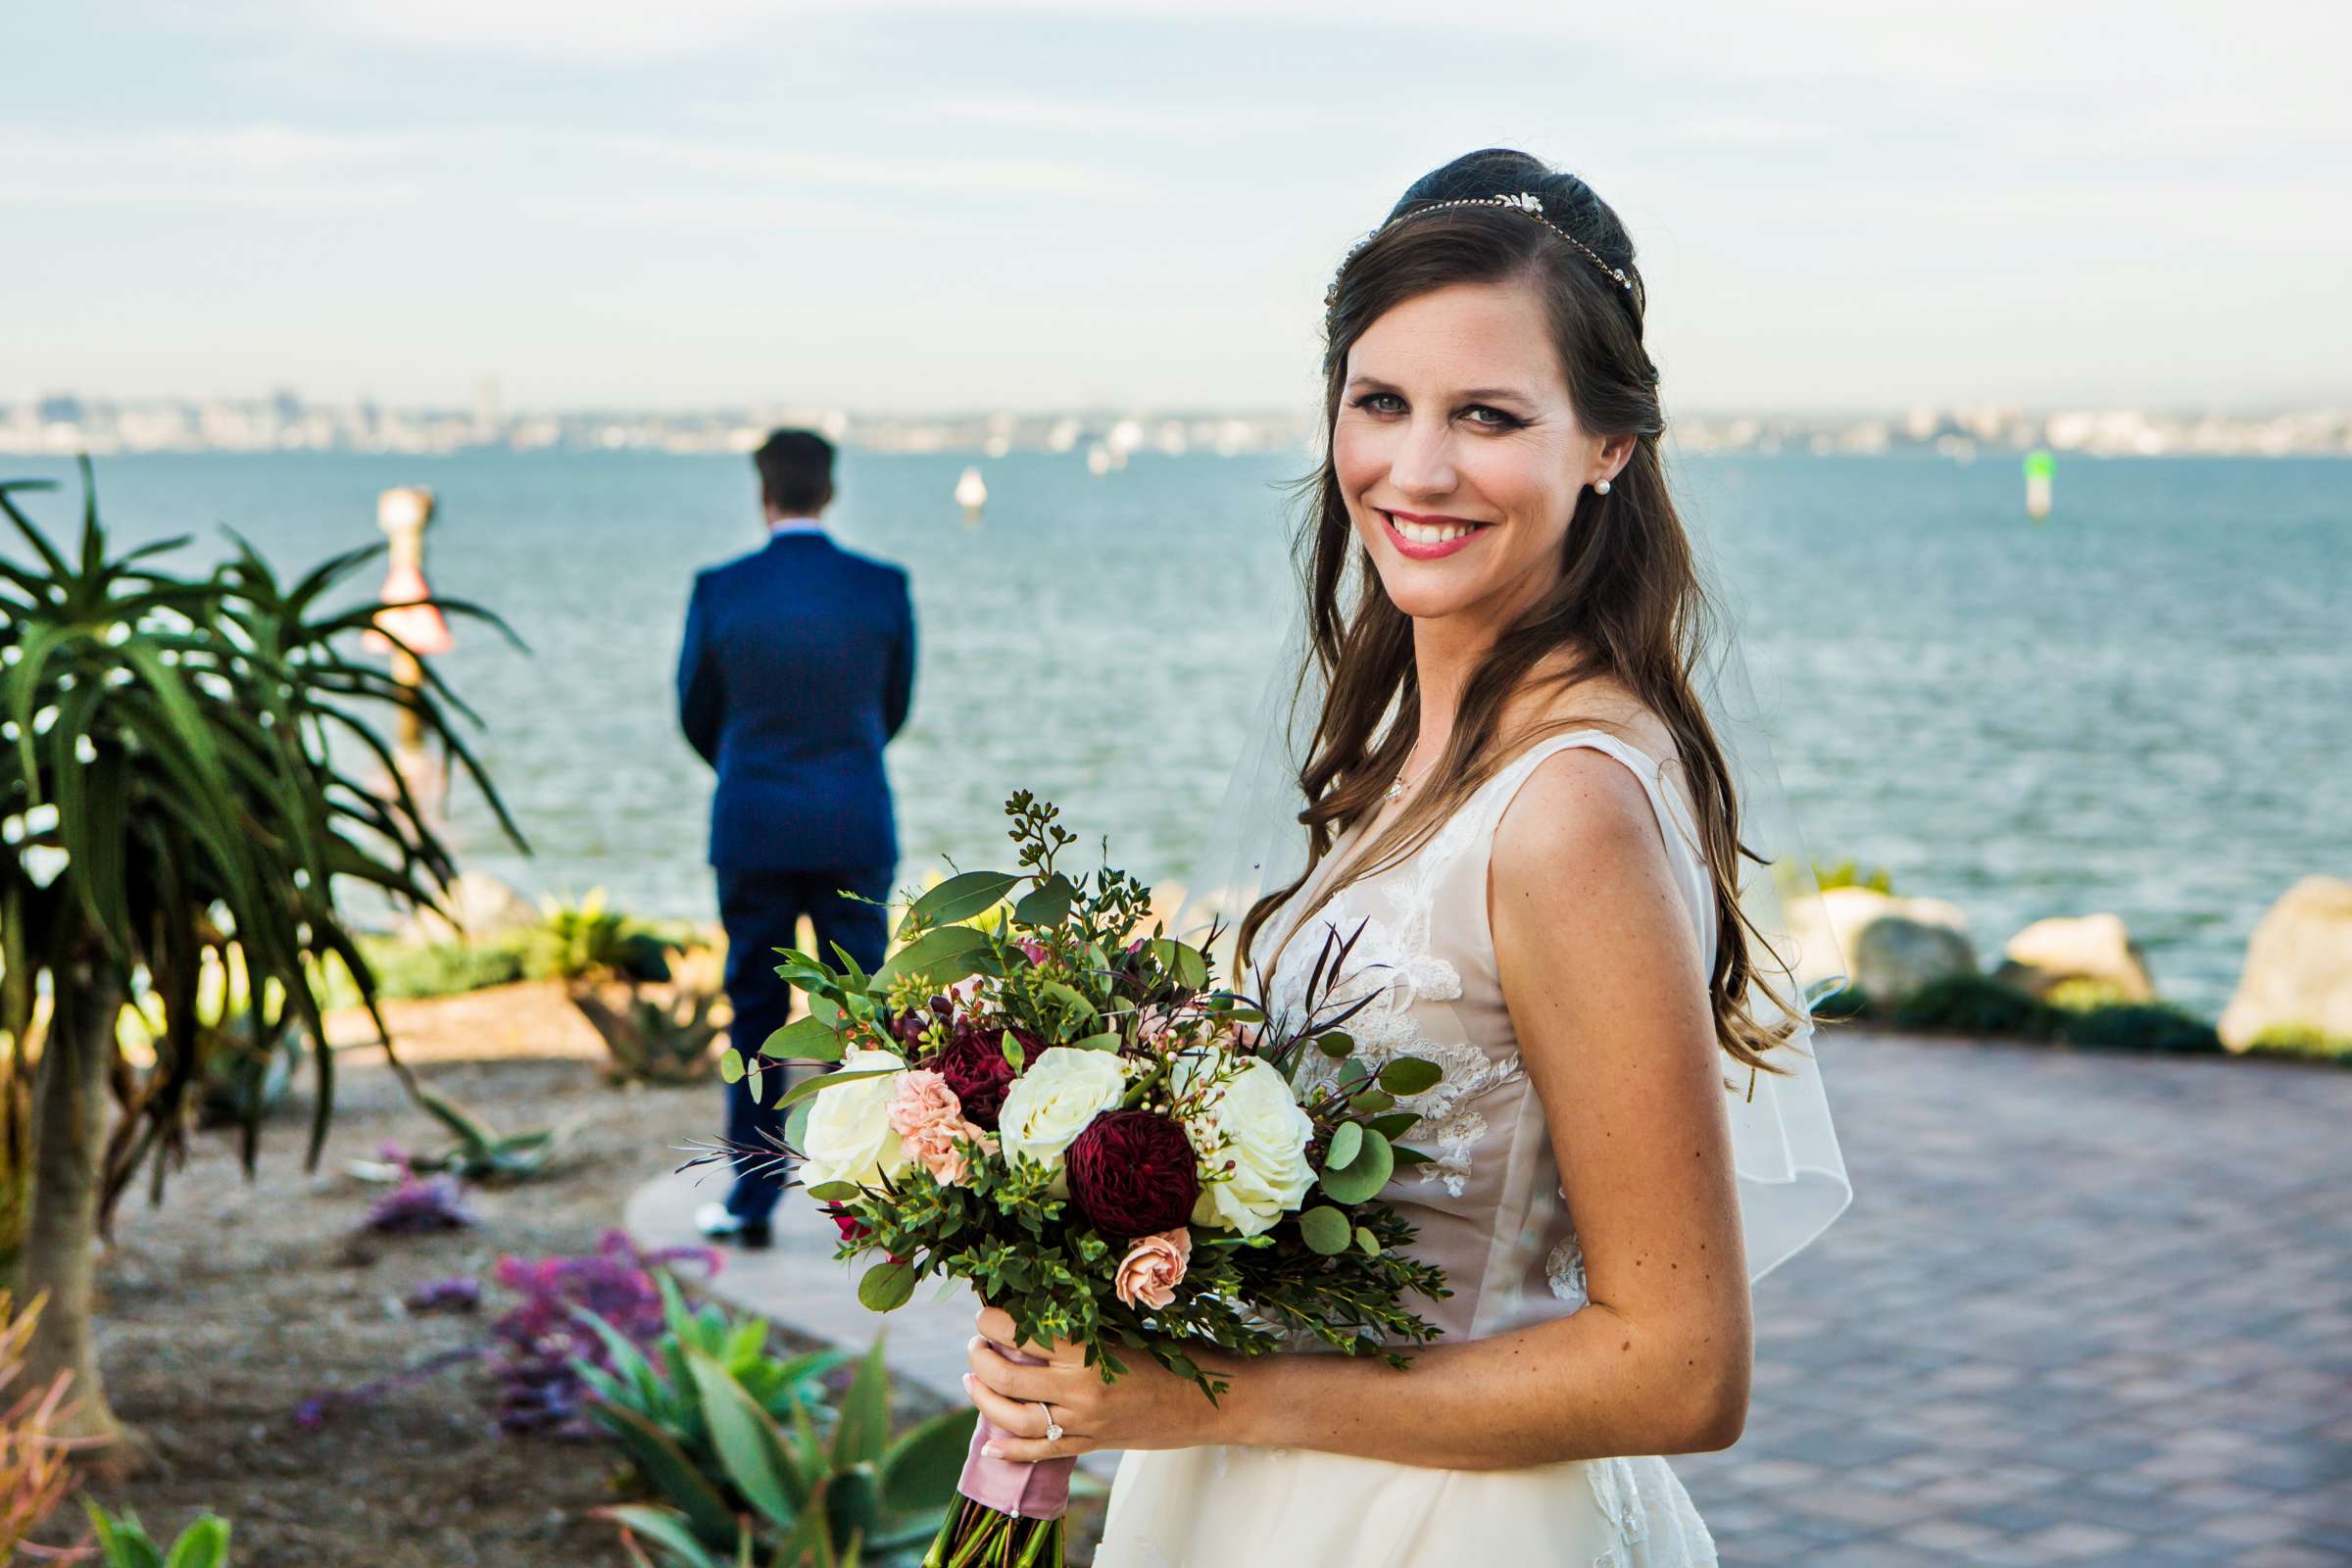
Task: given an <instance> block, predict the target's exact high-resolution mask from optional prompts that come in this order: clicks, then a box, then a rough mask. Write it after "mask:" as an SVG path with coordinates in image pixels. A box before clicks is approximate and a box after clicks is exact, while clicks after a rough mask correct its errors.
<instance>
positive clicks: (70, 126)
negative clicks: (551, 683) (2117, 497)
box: [0, 0, 2352, 413]
mask: <svg viewBox="0 0 2352 1568" xmlns="http://www.w3.org/2000/svg"><path fill="white" fill-rule="evenodd" d="M12 10H13V11H14V12H15V13H16V14H15V15H14V16H12V17H11V19H10V21H9V23H8V32H9V35H10V42H9V48H8V55H9V57H10V62H11V66H12V69H11V70H10V72H9V91H8V92H7V93H6V94H5V95H0V300H4V301H5V302H6V304H5V307H4V308H0V399H12V398H23V397H27V396H32V395H37V394H41V393H47V392H75V393H80V394H82V395H84V396H141V395H171V396H204V395H212V394H227V395H239V396H246V395H258V394H260V393H264V392H268V391H270V390H274V389H277V388H280V387H290V388H294V389H296V390H298V391H299V392H300V393H302V394H303V395H305V396H308V397H312V398H319V399H329V400H345V399H350V398H353V397H358V396H363V395H366V396H371V397H374V398H376V399H378V400H380V401H383V402H386V403H389V404H393V405H397V406H445V407H470V406H471V405H472V403H473V401H474V396H475V393H474V388H475V387H476V385H477V383H478V382H479V381H480V380H481V379H482V378H483V377H495V378H496V380H497V383H498V387H499V391H500V395H501V397H502V398H503V400H504V402H505V404H506V405H507V406H508V407H511V408H529V409H557V410H572V409H592V408H608V409H612V408H627V409H701V408H713V407H730V406H745V405H758V404H797V405H823V406H833V407H843V408H849V409H855V410H860V411H870V412H881V411H904V412H909V413H920V412H946V411H963V410H975V409H1015V410H1031V409H1035V410H1045V409H1054V408H1065V407H1073V406H1088V407H1103V406H1142V407H1151V408H1159V409H1185V408H1196V409H1289V408H1297V407H1303V406H1305V405H1306V404H1308V403H1310V402H1311V401H1312V400H1313V398H1314V396H1315V387H1314V372H1315V361H1316V355H1317V347H1316V333H1317V329H1318V325H1319V316H1320V310H1321V299H1322V293H1323V288H1324V285H1325V282H1326V281H1327V279H1328V277H1329V274H1330V271H1331V269H1332V267H1333V265H1334V264H1335V263H1336V262H1337V260H1338V259H1339V257H1340V255H1341V254H1342V252H1344V251H1345V249H1346V248H1347V246H1348V244H1349V243H1350V242H1351V241H1352V240H1353V239H1355V238H1356V237H1357V236H1358V235H1359V234H1360V233H1361V232H1362V231H1363V230H1364V229H1366V228H1367V227H1369V226H1370V225H1371V224H1372V223H1373V222H1375V221H1377V220H1378V219H1379V217H1380V216H1381V214H1382V213H1384V212H1385V211H1386V210H1387V208H1388V206H1389V205H1390V203H1391V202H1393V201H1394V200H1395V198H1396V196H1397V193H1398V192H1399V191H1401V190H1402V189H1403V187H1404V186H1405V185H1406V184H1408V183H1409V182H1410V181H1411V180H1412V179H1413V178H1414V177H1415V176H1417V175H1418V174H1420V173H1422V172H1424V171H1426V170H1428V169H1430V168H1432V167H1435V166H1436V165H1438V164H1441V163H1443V162H1445V161H1446V160H1447V159H1448V158H1451V157H1453V156H1454V155H1456V154H1458V153H1462V152H1466V151H1469V150H1471V149H1473V148H1477V147H1481V146H1493V145H1503V146H1518V147H1522V148H1525V149H1526V150H1528V151H1530V152H1533V153H1536V154H1538V155H1539V156H1542V157H1544V158H1545V159H1547V160H1549V161H1551V162H1553V163H1554V164H1557V165H1559V166H1562V167H1565V168H1568V169H1571V170H1573V171H1575V172H1578V173H1580V174H1582V175H1584V176H1585V177H1586V178H1587V179H1589V180H1590V181H1591V182H1592V183H1593V186H1594V187H1595V188H1596V189H1598V190H1599V191H1600V192H1601V194H1602V195H1603V196H1604V197H1606V198H1608V199H1609V200H1610V201H1611V202H1612V203H1613V204H1614V205H1615V206H1616V208H1617V210H1618V212H1619V213H1620V215H1621V216H1622V217H1623V218H1624V219H1625V220H1626V221H1627V223H1628V225H1629V226H1630V228H1631V229H1632V231H1633V233H1634V235H1635V238H1636V241H1637V243H1638V245H1639V246H1640V247H1641V252H1642V267H1643V271H1644V274H1645V277H1646V279H1647V283H1648V293H1649V299H1650V302H1651V306H1650V318H1649V319H1650V337H1651V343H1652V347H1653V351H1654V352H1655V355H1656V357H1657V359H1658V361H1659V363H1660V365H1661V368H1662V369H1663V372H1664V375H1665V385H1666V391H1667V395H1668V400H1669V402H1670V404H1675V405H1679V406H1681V407H1682V408H1684V409H1686V410H1691V411H1694V412H1702V411H1703V412H1734V411H1749V412H1758V413H1771V412H1813V411H1833V410H1859V409H1889V408H1900V407H1905V406H1909V405H1911V404H1915V403H1921V402H1930V403H1939V404H1949V403H1957V402H1974V401H1994V402H2003V403H2019V404H2025V405H2028V406H2032V407H2055V406H2064V405H2082V404H2095V405H2108V406H2112V405H2126V404H2132V405H2140V406H2148V407H2166V408H2185V409H2198V408H2216V409H2227V410H2233V411H2247V412H2256V411H2262V410H2266V409H2272V408H2284V407H2298V406H2314V405H2323V404H2343V403H2347V402H2352V289H2347V288H2346V287H2345V286H2344V284H2345V278H2346V276H2347V275H2348V274H2352V110H2347V109H2346V108H2345V107H2344V102H2345V100H2346V98H2347V96H2352V95H2347V94H2346V93H2345V92H2344V91H2343V73H2344V70H2345V66H2344V62H2345V60H2346V58H2347V55H2348V52H2352V6H2347V5H2345V4H2343V3H2341V0H2324V3H2292V0H2240V3H2233V4H2229V5H2223V4H2219V3H2207V4H2169V3H2159V0H2140V3H2137V4H2129V5H2126V4H2104V3H2092V4H2067V3H2063V0H2042V3H2040V4H2033V5H2027V4H2013V3H2010V0H1976V3H1972V4H1969V5H1966V6H1928V5H1916V4H1909V3H1904V0H1892V3H1890V0H1876V3H1870V4H1857V3H1848V0H1835V3H1832V0H1821V3H1808V4H1772V3H1770V0H1744V3H1743V0H1709V3H1695V4H1671V3H1670V4H1664V5H1644V6H1633V5H1620V6H1617V7H1613V8H1609V7H1596V6H1591V5H1579V4H1566V3H1561V0H1550V3H1544V4H1522V3H1519V0H1486V3H1478V0H1472V3H1468V4H1437V3H1433V0H1419V3H1414V4H1401V3H1394V0H1357V3H1354V4H1330V3H1324V0H1295V3H1284V0H1181V3H1169V4H1161V3H1155V0H1153V3H1143V0H1139V3H1135V4H1111V3H1105V0H1099V3H1096V4H1091V5H1079V4H1056V3H1051V0H1035V3H1019V0H970V3H965V4H956V5H942V4H930V5H908V4H899V3H894V0H842V3H797V4H796V3H786V0H660V3H655V0H567V3H564V4H562V5H553V4H546V3H543V0H209V3H207V4H205V5H201V6H199V5H190V4H186V3H184V0H94V3H92V4H89V5H81V6H60V5H49V6H34V5H32V4H30V3H29V0H21V3H20V4H18V5H16V6H15V7H12Z"/></svg>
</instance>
